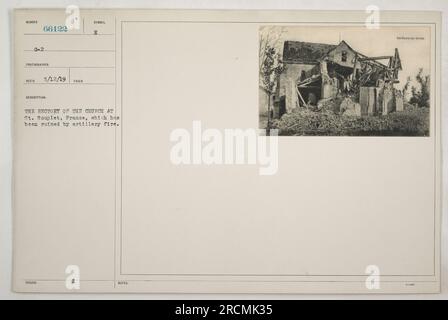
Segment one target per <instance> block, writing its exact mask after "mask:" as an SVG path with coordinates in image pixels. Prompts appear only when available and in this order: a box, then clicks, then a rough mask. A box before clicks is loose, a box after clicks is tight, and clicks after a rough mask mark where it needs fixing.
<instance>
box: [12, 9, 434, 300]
mask: <svg viewBox="0 0 448 320" xmlns="http://www.w3.org/2000/svg"><path fill="white" fill-rule="evenodd" d="M76 13H77V12H76V11H72V12H70V13H66V11H65V9H64V10H63V9H53V10H48V9H46V10H43V9H42V10H37V9H29V10H26V9H21V10H16V11H15V12H14V25H15V30H14V39H15V56H14V59H15V73H14V81H15V112H14V219H15V221H14V284H13V285H14V289H15V290H16V291H19V292H72V291H74V292H251V293H258V292H259V293H265V292H273V293H430V292H438V291H439V286H440V231H439V226H440V191H441V190H440V74H439V72H438V70H439V68H440V66H439V64H440V27H441V25H440V14H439V13H435V12H418V13H417V12H413V13H412V14H409V13H407V12H381V16H380V17H381V18H380V19H381V20H380V24H379V26H378V27H379V28H378V29H371V28H367V26H366V24H365V21H366V19H367V16H366V14H365V13H364V12H317V11H316V12H300V11H296V12H294V11H288V12H282V11H275V12H270V11H176V10H166V11H157V10H81V11H80V12H79V16H77V15H76ZM67 22H69V23H68V24H67ZM67 25H69V26H70V27H67ZM72 27H73V28H72ZM370 27H371V26H370ZM413 88H414V89H413ZM258 129H261V130H260V131H258ZM251 130H252V131H251ZM255 130H256V131H255ZM241 132H243V133H244V135H243V139H242V140H240V142H241V141H242V142H241V143H242V144H239V145H238V144H237V143H236V144H234V145H233V144H232V143H233V142H235V139H238V137H239V134H241ZM254 132H256V134H253V133H254ZM232 134H233V135H232ZM276 134H278V137H277V136H276ZM232 139H233V140H232ZM245 142H246V144H244V143H245ZM229 145H230V146H231V147H229ZM239 147H241V148H240V149H238V148H239ZM187 149H188V152H185V151H186V150H187ZM239 156H241V157H239Z"/></svg>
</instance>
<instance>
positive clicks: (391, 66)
mask: <svg viewBox="0 0 448 320" xmlns="http://www.w3.org/2000/svg"><path fill="white" fill-rule="evenodd" d="M382 60H388V64H387V65H386V64H383V63H381V62H379V61H382ZM283 64H284V71H283V73H282V74H281V75H280V77H279V80H278V85H277V93H276V95H275V97H274V110H273V111H274V112H273V115H274V117H275V118H279V117H281V116H282V115H283V114H284V113H289V112H291V111H292V110H293V109H295V108H308V107H311V106H313V107H318V106H320V105H321V104H322V102H325V101H327V100H332V99H335V98H336V97H347V96H348V97H350V98H351V99H353V101H356V102H359V104H360V106H361V107H360V114H359V115H375V114H387V113H389V112H393V111H401V110H403V97H402V96H401V92H400V91H399V90H396V89H395V88H394V84H395V83H397V82H398V80H397V78H398V71H399V70H401V61H400V57H399V53H398V50H397V49H395V53H394V55H393V56H382V57H367V56H365V55H363V54H361V53H359V52H357V51H355V50H354V49H352V48H351V47H350V46H349V45H348V44H347V43H346V42H345V41H341V42H340V43H339V44H338V45H330V44H323V43H309V42H300V41H285V42H284V47H283ZM334 111H336V112H338V110H334Z"/></svg>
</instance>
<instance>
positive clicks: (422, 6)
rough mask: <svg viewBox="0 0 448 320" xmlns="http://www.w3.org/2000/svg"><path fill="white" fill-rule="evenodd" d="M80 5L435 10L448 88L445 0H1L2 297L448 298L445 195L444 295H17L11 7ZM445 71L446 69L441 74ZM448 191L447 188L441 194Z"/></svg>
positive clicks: (446, 115)
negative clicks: (13, 276)
mask: <svg viewBox="0 0 448 320" xmlns="http://www.w3.org/2000/svg"><path fill="white" fill-rule="evenodd" d="M68 5H77V6H79V7H80V8H81V9H82V8H104V7H112V8H126V7H128V8H183V9H188V8H191V9H281V10H285V9H286V10H287V9H299V10H361V11H364V10H365V8H366V7H367V6H368V5H376V6H378V7H379V8H380V9H381V10H417V11H421V10H431V11H432V10H434V11H442V12H443V31H442V75H443V76H442V88H446V87H447V81H446V80H447V79H446V76H445V72H448V69H447V65H446V64H447V55H446V54H444V53H445V50H446V43H447V41H446V40H447V37H446V30H447V26H448V24H447V18H448V2H447V1H446V0H432V1H421V0H399V1H395V2H391V1H388V0H376V1H368V0H313V1H302V0H282V1H278V0H277V1H275V0H245V1H238V0H226V1H211V0H209V1H207V0H202V1H201V0H188V1H182V0H165V1H162V0H126V1H124V0H109V1H105V0H102V1H101V0H98V1H92V0H90V1H89V0H80V1H75V0H71V1H70V0H69V1H65V0H37V1H36V0H34V1H32V0H22V1H21V0H3V1H1V2H0V24H1V25H0V44H1V48H0V49H1V50H0V71H1V73H2V74H1V77H0V99H1V104H0V106H1V107H0V121H1V124H0V150H1V151H0V161H1V162H0V163H1V167H0V171H1V174H0V207H1V211H0V264H1V265H0V299H56V298H57V299H99V298H108V299H310V298H321V299H349V298H354V299H397V298H400V299H401V298H404V299H448V280H447V278H448V261H447V244H448V221H447V219H444V217H446V215H447V206H446V204H447V202H446V201H447V199H446V196H445V198H444V199H443V218H442V293H441V294H438V295H356V296H351V295H319V296H315V295H313V296H311V295H253V294H247V295H243V294H238V295H229V294H213V295H206V294H128V295H124V294H17V293H13V292H12V291H11V269H12V268H11V267H12V210H11V172H12V170H11V168H12V143H11V115H12V97H13V96H12V86H11V79H12V75H13V70H12V65H11V52H12V47H11V39H12V33H11V9H12V8H16V7H17V8H30V7H37V8H38V7H47V8H51V7H66V6H68ZM443 71H445V72H443ZM446 98H447V92H446V90H442V101H445V100H446ZM442 115H443V120H442V121H443V128H442V137H443V158H444V159H445V158H446V156H447V148H446V147H447V143H446V142H447V138H448V133H447V131H446V130H445V128H446V126H447V125H448V111H447V110H446V108H444V104H443V103H442ZM447 169H448V168H447V165H446V163H445V164H444V165H443V180H444V183H443V190H447V189H448V183H447V182H448V179H447V178H448V170H447ZM443 194H445V195H446V192H443Z"/></svg>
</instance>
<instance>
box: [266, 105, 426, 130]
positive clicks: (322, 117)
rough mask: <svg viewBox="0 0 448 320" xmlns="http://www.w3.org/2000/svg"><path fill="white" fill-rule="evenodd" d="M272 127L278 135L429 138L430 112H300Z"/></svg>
mask: <svg viewBox="0 0 448 320" xmlns="http://www.w3.org/2000/svg"><path fill="white" fill-rule="evenodd" d="M274 125H275V127H276V128H277V129H279V130H280V132H279V133H280V135H328V136H343V135H346V136H428V135H429V109H428V108H419V107H414V106H409V107H408V108H407V109H405V110H404V111H401V112H393V113H390V114H388V115H385V116H382V115H372V116H363V117H355V116H344V115H338V114H336V113H334V112H332V111H330V110H324V111H321V112H314V111H310V110H306V109H301V110H297V111H296V112H293V113H290V114H285V115H283V117H282V118H281V119H280V120H278V121H277V122H276V123H275V124H274Z"/></svg>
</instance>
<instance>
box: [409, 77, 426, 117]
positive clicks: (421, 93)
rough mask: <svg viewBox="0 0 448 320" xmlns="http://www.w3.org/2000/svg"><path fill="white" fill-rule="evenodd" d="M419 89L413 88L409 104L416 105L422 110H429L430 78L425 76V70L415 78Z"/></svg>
mask: <svg viewBox="0 0 448 320" xmlns="http://www.w3.org/2000/svg"><path fill="white" fill-rule="evenodd" d="M415 80H417V83H418V85H419V88H417V87H415V86H413V87H412V88H411V94H412V96H411V98H410V99H409V103H411V104H415V105H417V106H419V107H421V108H423V107H424V108H429V90H430V78H429V75H423V69H420V70H419V72H418V74H417V76H416V77H415Z"/></svg>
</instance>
